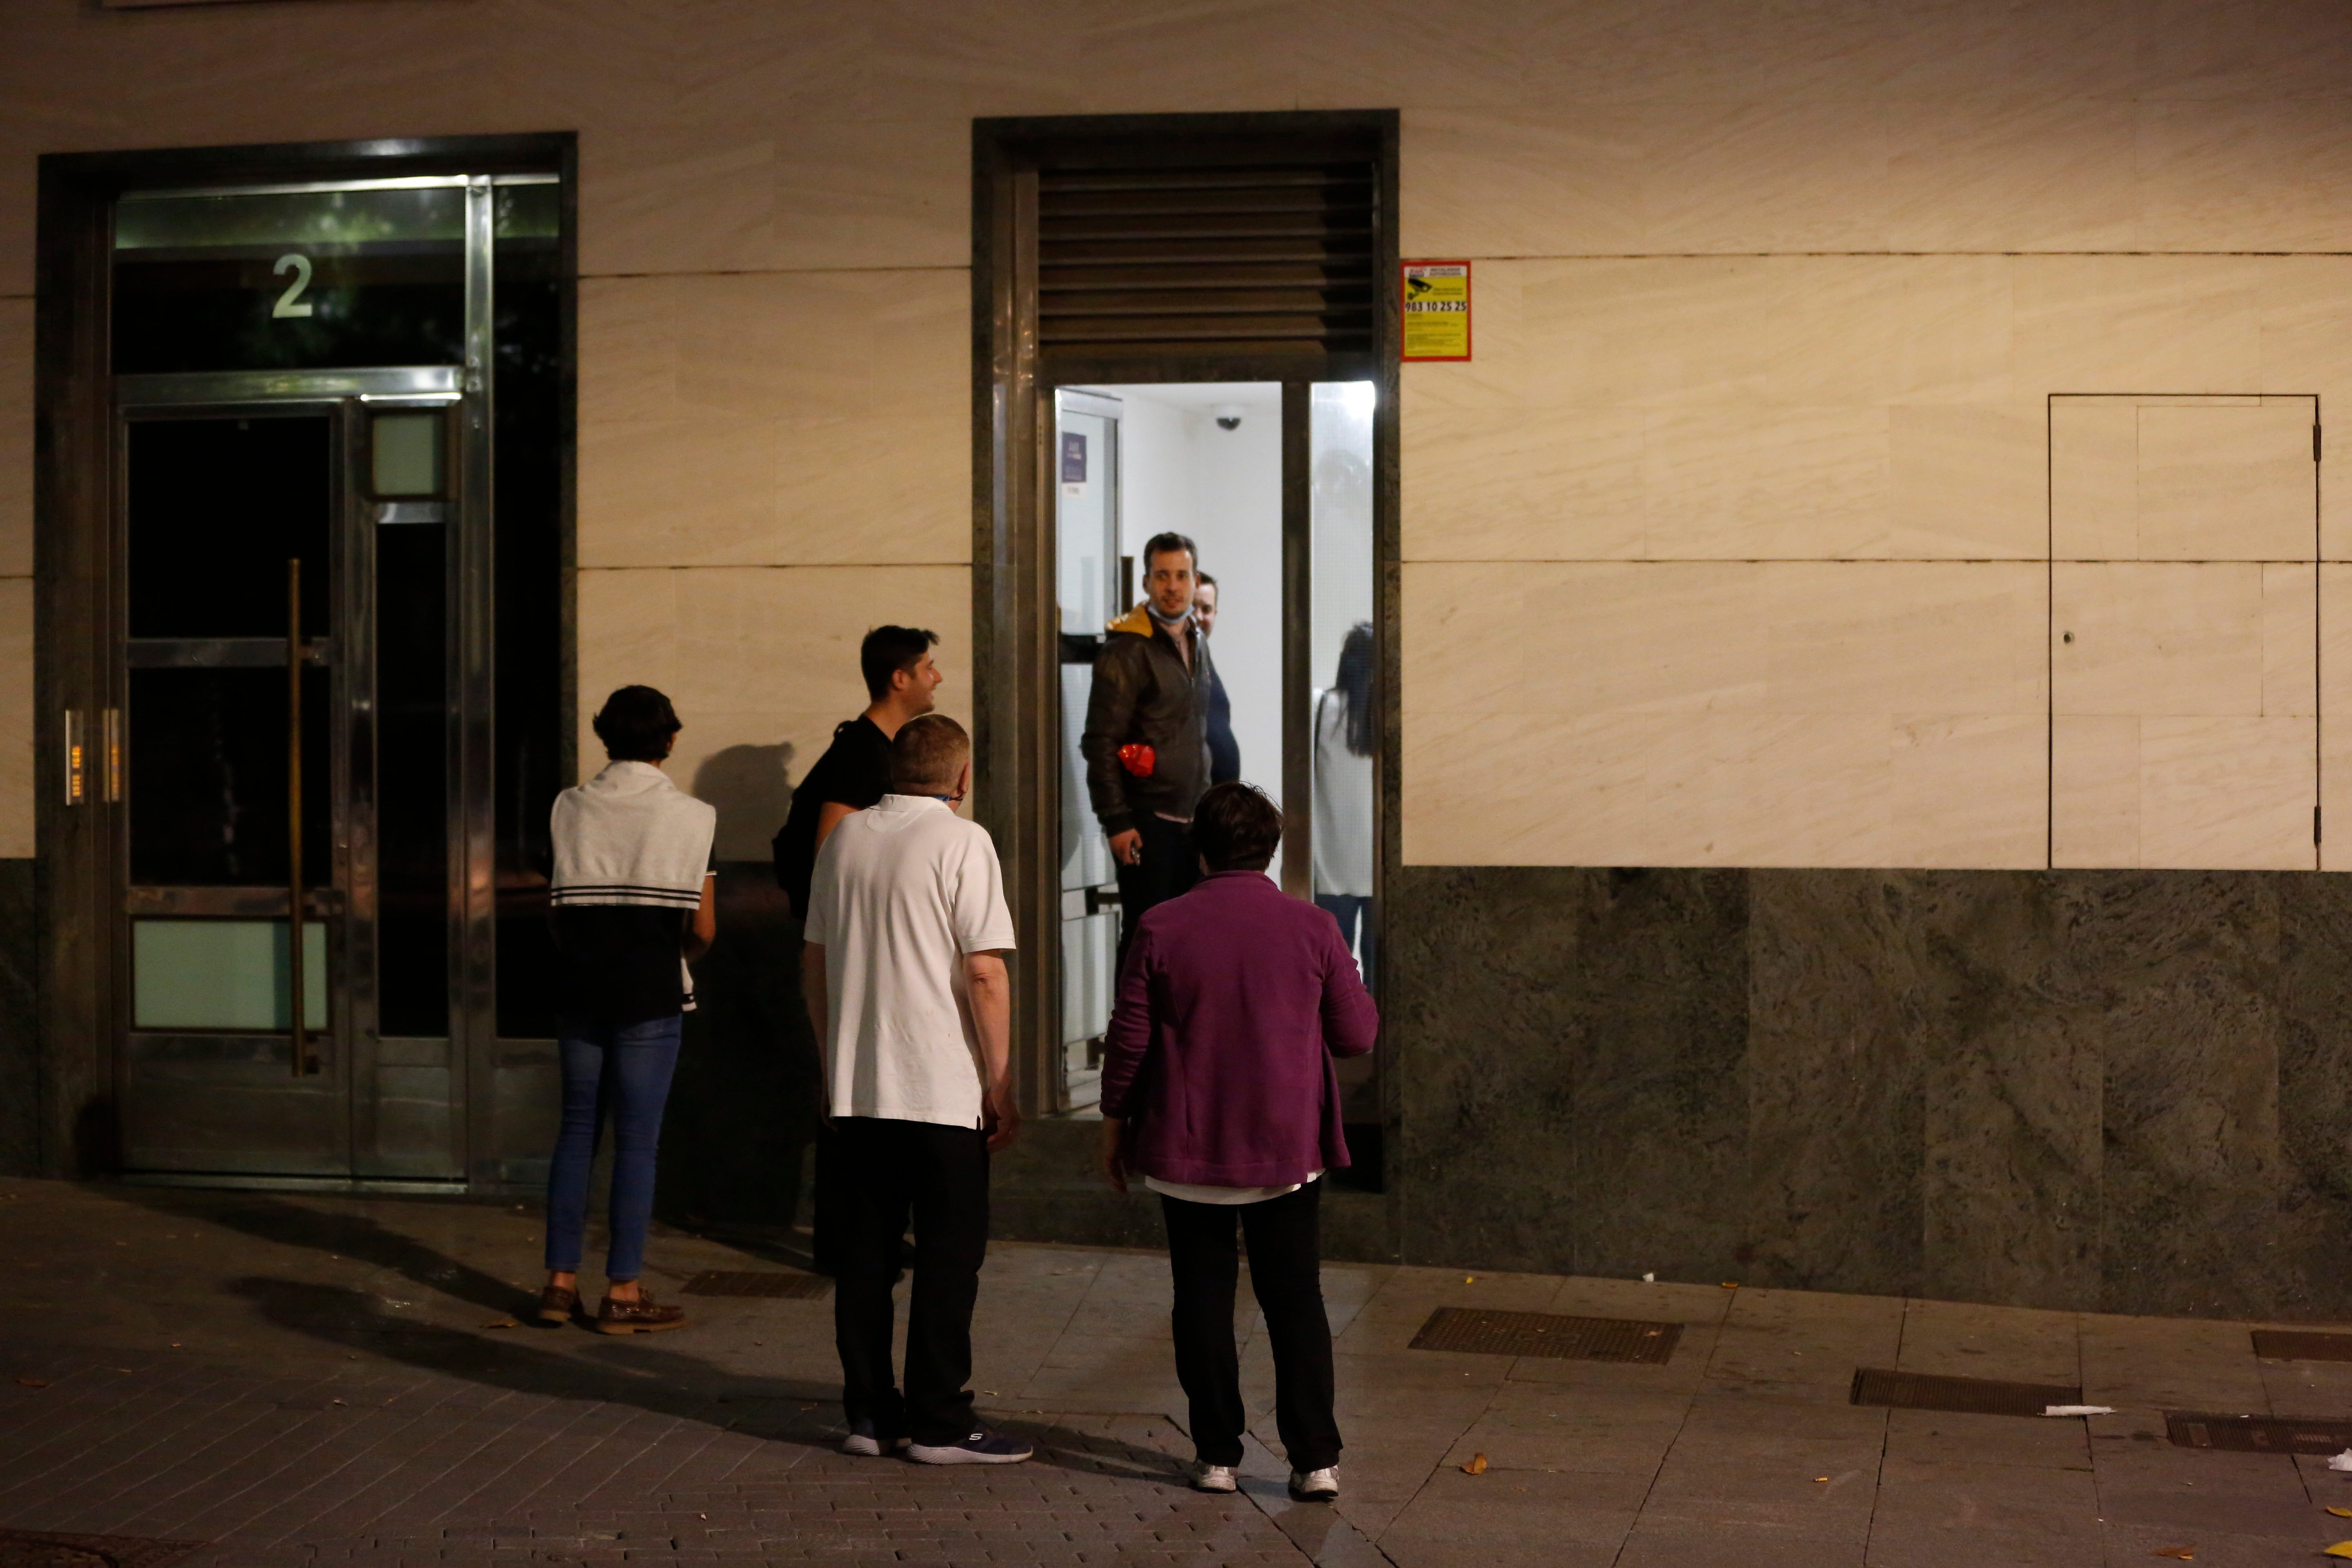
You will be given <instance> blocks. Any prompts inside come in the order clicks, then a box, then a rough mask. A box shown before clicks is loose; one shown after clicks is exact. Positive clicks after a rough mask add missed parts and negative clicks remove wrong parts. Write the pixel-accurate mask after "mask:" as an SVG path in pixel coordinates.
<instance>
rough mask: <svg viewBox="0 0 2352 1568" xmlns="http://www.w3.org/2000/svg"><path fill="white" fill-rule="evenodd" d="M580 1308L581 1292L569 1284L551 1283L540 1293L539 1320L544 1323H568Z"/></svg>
mask: <svg viewBox="0 0 2352 1568" xmlns="http://www.w3.org/2000/svg"><path fill="white" fill-rule="evenodd" d="M578 1310H580V1292H579V1291H577V1290H574V1289H572V1288H571V1287H570V1286H568V1285H550V1286H549V1287H548V1288H547V1289H544V1290H541V1292H540V1293H539V1321H541V1322H542V1323H568V1322H570V1321H572V1314H573V1313H574V1312H577V1311H578Z"/></svg>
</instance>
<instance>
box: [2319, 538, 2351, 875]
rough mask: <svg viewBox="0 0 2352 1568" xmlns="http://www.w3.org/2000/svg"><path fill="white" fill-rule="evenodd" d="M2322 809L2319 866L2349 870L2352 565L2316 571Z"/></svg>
mask: <svg viewBox="0 0 2352 1568" xmlns="http://www.w3.org/2000/svg"><path fill="white" fill-rule="evenodd" d="M2319 632H2320V647H2319V704H2320V706H2319V713H2320V719H2319V740H2320V768H2319V783H2320V804H2321V805H2322V806H2323V807H2324V808H2325V813H2326V815H2325V822H2326V826H2327V828H2328V831H2327V832H2326V833H2325V834H2324V835H2323V836H2322V837H2321V840H2320V849H2321V855H2322V864H2323V865H2324V866H2325V867H2326V869H2328V870H2330V871H2347V870H2352V565H2345V564H2341V563H2335V562H2329V563H2325V564H2323V565H2322V566H2321V567H2320V568H2319Z"/></svg>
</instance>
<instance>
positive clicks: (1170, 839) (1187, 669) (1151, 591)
mask: <svg viewBox="0 0 2352 1568" xmlns="http://www.w3.org/2000/svg"><path fill="white" fill-rule="evenodd" d="M1143 569H1144V592H1145V594H1146V595H1147V597H1146V598H1145V599H1144V601H1143V603H1141V604H1139V605H1136V606H1135V608H1134V609H1132V610H1130V611H1129V612H1128V613H1127V614H1126V615H1125V616H1120V617H1119V618H1118V620H1116V621H1113V622H1112V623H1111V624H1110V628H1109V635H1108V636H1107V637H1104V638H1103V646H1102V651H1101V652H1100V653H1098V654H1097V655H1096V656H1095V679H1094V689H1093V691H1092V693H1091V694H1090V695H1089V696H1088V698H1087V723H1086V729H1085V731H1084V732H1083V733H1082V734H1081V735H1080V737H1079V741H1078V750H1079V752H1081V753H1082V754H1083V755H1084V756H1085V758H1086V761H1087V796H1088V799H1089V800H1090V802H1091V803H1092V805H1093V806H1094V812H1095V816H1096V819H1097V820H1098V821H1099V822H1100V823H1101V824H1102V829H1103V832H1104V834H1105V835H1107V836H1108V837H1109V839H1110V855H1111V859H1112V861H1113V862H1114V863H1115V864H1116V866H1117V868H1118V902H1119V922H1118V925H1119V931H1118V951H1119V954H1120V956H1121V958H1122V959H1124V957H1125V956H1126V953H1127V949H1128V946H1129V943H1130V942H1133V941H1134V940H1135V928H1136V922H1138V921H1140V920H1142V918H1143V917H1144V915H1145V913H1146V912H1147V911H1149V910H1150V909H1151V907H1152V906H1153V905H1154V904H1157V903H1160V902H1161V901H1162V900H1168V899H1172V898H1174V897H1176V896H1177V895H1178V894H1179V893H1181V892H1183V891H1184V890H1185V889H1188V888H1190V887H1191V886H1192V884H1193V882H1194V881H1195V880H1197V879H1198V878H1199V875H1200V873H1199V870H1198V860H1197V858H1196V857H1195V856H1194V855H1193V853H1192V846H1191V843H1190V842H1189V840H1188V837H1187V835H1186V832H1185V829H1186V826H1187V825H1188V824H1189V823H1190V822H1191V821H1192V803H1193V802H1194V801H1197V800H1199V799H1200V798H1201V792H1202V790H1203V789H1205V788H1206V787H1208V781H1209V739H1208V736H1209V702H1208V693H1209V687H1210V684H1211V682H1212V681H1213V679H1214V676H1215V671H1214V670H1213V668H1211V665H1210V661H1209V644H1208V640H1207V639H1206V638H1205V637H1202V636H1201V631H1200V627H1199V626H1198V625H1197V624H1196V623H1195V622H1194V620H1193V618H1192V596H1193V593H1194V590H1195V589H1196V588H1197V587H1198V585H1199V583H1198V578H1199V573H1200V552H1199V551H1198V550H1196V549H1195V548H1194V547H1193V544H1192V541H1191V540H1190V539H1187V538H1185V537H1184V536H1183V535H1182V534H1181V533H1160V534H1154V535H1153V536H1152V537H1151V539H1150V541H1149V542H1146V543H1145V545H1144V547H1143Z"/></svg>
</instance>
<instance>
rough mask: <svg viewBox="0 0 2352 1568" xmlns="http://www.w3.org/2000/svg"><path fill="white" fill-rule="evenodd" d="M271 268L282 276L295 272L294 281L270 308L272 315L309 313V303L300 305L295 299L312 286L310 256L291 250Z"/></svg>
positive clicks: (303, 314)
mask: <svg viewBox="0 0 2352 1568" xmlns="http://www.w3.org/2000/svg"><path fill="white" fill-rule="evenodd" d="M269 270H270V271H271V272H273V273H275V274H276V275H278V277H280V278H283V277H284V276H285V275H286V274H287V273H289V272H291V273H293V274H294V281H293V282H291V283H289V284H288V285H286V292H284V293H283V294H280V295H279V296H278V303H277V304H275V305H273V306H271V307H270V308H269V313H270V315H271V316H272V317H283V316H307V315H309V314H310V306H309V305H307V304H301V305H298V304H296V303H295V301H296V300H299V299H301V298H302V290H303V289H308V288H309V287H310V258H309V257H307V256H297V255H295V254H294V253H292V252H290V251H289V252H288V253H287V254H286V255H284V256H281V257H279V258H278V265H277V266H275V267H273V268H270V269H269Z"/></svg>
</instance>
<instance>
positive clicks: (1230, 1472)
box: [1192, 1459, 1242, 1492]
mask: <svg viewBox="0 0 2352 1568" xmlns="http://www.w3.org/2000/svg"><path fill="white" fill-rule="evenodd" d="M1241 1484H1242V1483H1241V1477H1240V1475H1239V1474H1238V1473H1236V1471H1235V1469H1234V1467H1233V1466H1231V1465H1213V1464H1211V1463H1209V1461H1208V1460H1206V1459H1195V1460H1193V1461H1192V1489H1193V1490H1194V1491H1196V1492H1230V1491H1238V1490H1240V1489H1241Z"/></svg>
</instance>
